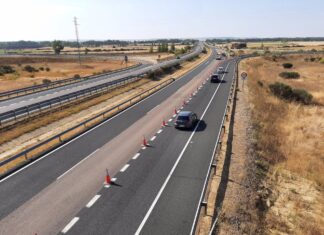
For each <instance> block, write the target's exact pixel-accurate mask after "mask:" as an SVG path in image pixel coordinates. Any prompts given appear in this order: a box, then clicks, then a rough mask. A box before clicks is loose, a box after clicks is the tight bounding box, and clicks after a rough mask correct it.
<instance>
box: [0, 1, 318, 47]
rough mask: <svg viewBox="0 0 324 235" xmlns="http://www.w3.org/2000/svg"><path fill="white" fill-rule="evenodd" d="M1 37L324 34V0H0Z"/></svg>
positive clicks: (100, 37)
mask: <svg viewBox="0 0 324 235" xmlns="http://www.w3.org/2000/svg"><path fill="white" fill-rule="evenodd" d="M0 6H1V12H0V28H1V31H0V41H17V40H35V41H42V40H54V39H58V40H74V39H75V31H74V24H73V17H77V18H78V23H79V26H78V27H79V28H78V29H79V35H80V39H81V40H89V39H96V40H105V39H130V40H132V39H133V40H134V39H156V38H205V37H243V38H246V37H324V23H323V22H324V21H323V19H322V15H323V11H324V0H0Z"/></svg>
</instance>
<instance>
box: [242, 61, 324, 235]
mask: <svg viewBox="0 0 324 235" xmlns="http://www.w3.org/2000/svg"><path fill="white" fill-rule="evenodd" d="M312 58H314V57H312ZM309 61H311V60H310V59H309V56H307V55H293V56H279V57H276V58H275V60H274V59H273V58H272V57H262V58H252V59H247V60H244V61H242V62H241V64H240V69H241V71H247V73H248V74H249V80H248V90H249V93H248V98H249V101H250V105H251V111H252V120H253V132H254V136H255V139H256V142H255V143H254V147H253V149H254V152H255V154H256V156H257V159H256V161H255V163H254V164H255V165H256V167H257V170H256V174H257V175H258V177H259V178H260V179H262V181H261V183H260V185H259V189H258V197H257V199H256V205H257V208H258V209H259V218H261V219H262V221H263V223H260V226H262V227H263V230H264V231H263V232H264V233H265V234H323V233H324V226H323V218H324V173H323V172H324V171H323V169H324V158H323V156H324V141H323V139H324V122H323V117H324V75H323V74H324V67H323V65H322V64H321V62H320V60H317V59H315V60H314V61H312V62H311V63H307V62H309ZM283 63H291V64H293V67H294V70H295V71H296V73H298V74H299V76H298V77H299V78H298V79H288V80H286V79H285V82H284V83H283V82H282V81H283V80H282V77H281V75H280V74H282V73H285V71H282V70H284V69H287V68H283V67H284V66H283V65H282V64H283ZM288 74H289V73H288ZM295 76H296V75H295V74H294V75H293V77H295Z"/></svg>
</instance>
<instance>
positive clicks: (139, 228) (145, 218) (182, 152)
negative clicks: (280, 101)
mask: <svg viewBox="0 0 324 235" xmlns="http://www.w3.org/2000/svg"><path fill="white" fill-rule="evenodd" d="M228 66H229V64H228V65H227V67H228ZM224 76H225V75H224ZM224 76H223V78H222V80H223V79H224ZM219 86H220V83H219V84H218V86H217V88H216V90H215V92H214V94H213V96H212V97H211V99H210V101H209V103H208V104H207V107H206V108H205V110H204V112H203V114H202V115H201V118H200V120H199V122H198V123H197V125H196V127H195V129H194V131H193V132H192V133H191V135H190V137H189V139H188V141H187V143H186V144H185V146H184V148H183V149H182V151H181V153H180V155H179V157H178V158H177V160H176V162H175V164H174V165H173V167H172V169H171V171H170V173H169V174H168V176H167V178H166V180H165V181H164V183H163V185H162V187H161V188H160V190H159V192H158V194H157V195H156V197H155V199H154V201H153V203H152V204H151V206H150V208H149V210H148V211H147V213H146V214H145V217H144V219H143V220H142V222H141V224H140V225H139V227H138V228H137V230H136V232H135V235H139V234H140V232H141V230H142V229H143V227H144V225H145V223H146V221H147V219H148V218H149V216H150V214H151V213H152V211H153V208H154V207H155V205H156V203H157V202H158V200H159V198H160V196H161V195H162V192H163V191H164V188H165V187H166V185H167V184H168V182H169V180H170V178H171V175H172V174H173V172H174V171H175V169H176V167H177V165H178V163H179V162H180V160H181V158H182V156H183V154H184V152H185V150H186V149H187V147H188V145H189V143H190V141H191V139H192V137H193V135H194V134H195V133H196V131H197V128H198V126H199V124H200V122H201V120H202V119H203V118H204V116H205V114H206V112H207V110H208V109H209V106H210V104H211V103H212V101H213V100H214V98H215V95H216V93H217V91H218V89H219Z"/></svg>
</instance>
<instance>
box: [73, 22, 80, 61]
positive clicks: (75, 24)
mask: <svg viewBox="0 0 324 235" xmlns="http://www.w3.org/2000/svg"><path fill="white" fill-rule="evenodd" d="M73 22H74V27H75V35H76V40H77V46H78V54H79V64H80V66H81V55H80V42H79V31H78V25H79V24H78V19H77V18H76V17H74V20H73Z"/></svg>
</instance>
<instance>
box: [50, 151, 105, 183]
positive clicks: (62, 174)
mask: <svg viewBox="0 0 324 235" xmlns="http://www.w3.org/2000/svg"><path fill="white" fill-rule="evenodd" d="M98 150H99V149H96V150H95V151H93V152H92V153H90V154H89V155H88V156H87V157H85V158H83V159H82V160H81V161H79V162H78V163H77V164H75V165H74V166H72V167H71V168H70V169H68V170H67V171H66V172H64V173H63V174H62V175H60V176H59V177H57V178H56V180H59V179H60V178H62V177H63V176H64V175H66V174H67V173H68V172H70V171H72V170H73V169H74V168H75V167H77V166H78V165H80V164H81V163H82V162H84V161H85V160H87V159H88V158H90V157H91V156H92V155H94V154H95V153H96V152H97V151H98Z"/></svg>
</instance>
